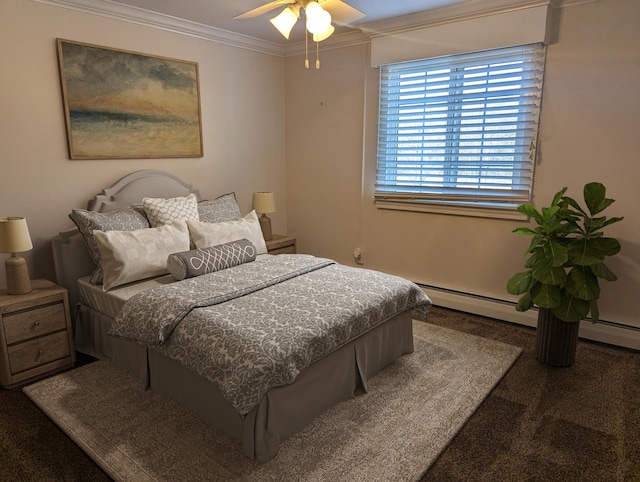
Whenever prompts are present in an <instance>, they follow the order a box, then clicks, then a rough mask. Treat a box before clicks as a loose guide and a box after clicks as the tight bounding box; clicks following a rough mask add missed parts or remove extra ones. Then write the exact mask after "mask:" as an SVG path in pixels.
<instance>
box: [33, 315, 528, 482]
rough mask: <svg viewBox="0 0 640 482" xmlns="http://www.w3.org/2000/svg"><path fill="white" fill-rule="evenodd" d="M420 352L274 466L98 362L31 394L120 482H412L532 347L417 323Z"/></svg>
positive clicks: (307, 432) (290, 443)
mask: <svg viewBox="0 0 640 482" xmlns="http://www.w3.org/2000/svg"><path fill="white" fill-rule="evenodd" d="M414 337H415V352H414V353H412V354H410V355H405V356H403V357H401V358H400V359H399V360H398V361H396V362H395V363H394V364H393V365H391V366H389V367H387V368H385V369H384V370H383V371H382V372H380V373H379V374H378V375H376V376H375V377H373V378H372V379H370V380H369V392H368V393H366V394H362V395H358V396H356V397H355V398H354V399H351V400H347V401H345V402H342V403H340V404H339V405H337V406H336V407H334V408H332V409H330V410H328V411H326V412H325V413H323V414H322V415H321V416H320V417H319V418H317V419H316V420H315V421H314V422H313V423H311V424H310V425H309V426H307V427H306V428H305V429H303V430H302V431H301V432H299V433H298V434H296V435H295V436H293V437H292V438H290V439H289V440H287V441H286V442H284V443H283V444H282V445H281V447H280V451H279V453H278V455H277V456H276V457H275V458H274V459H272V460H271V461H269V462H267V463H259V462H254V461H251V460H249V459H248V458H246V457H245V456H244V455H242V451H241V447H240V444H239V442H236V441H235V440H233V439H232V438H231V437H229V436H227V435H226V434H224V433H222V432H220V431H219V430H217V429H215V428H213V427H212V426H211V425H209V424H208V423H206V422H205V421H203V420H202V419H201V418H199V417H198V416H196V415H194V414H193V413H191V412H190V411H188V410H186V409H183V408H181V407H180V406H178V405H177V404H176V403H174V402H173V401H171V400H169V399H168V398H166V397H164V396H161V395H157V394H154V393H151V392H149V391H143V390H141V389H140V388H139V387H138V384H137V382H136V380H135V379H134V378H133V377H131V376H129V375H128V374H127V373H125V372H123V371H121V370H119V369H116V368H114V367H113V366H111V365H110V364H109V363H107V362H103V361H97V362H94V363H90V364H88V365H85V366H82V367H80V368H77V369H75V370H71V371H68V372H65V373H62V374H60V375H57V376H55V377H52V378H49V379H46V380H43V381H41V382H38V383H35V384H33V385H29V386H27V387H25V388H24V392H25V393H26V394H27V396H28V397H29V398H30V399H31V400H33V402H34V403H35V404H36V405H37V406H38V407H40V409H42V410H43V411H44V412H45V413H46V414H47V415H48V416H49V417H50V418H51V419H52V420H53V421H54V422H55V423H56V424H57V425H58V426H59V427H60V428H61V429H62V430H63V431H64V432H65V433H66V434H67V435H68V436H69V437H70V438H71V439H72V440H73V441H74V442H75V443H77V444H78V445H79V446H80V447H81V448H82V449H83V450H84V451H85V452H86V453H87V454H88V455H89V456H90V457H91V458H92V459H93V460H94V461H95V462H96V463H97V464H98V465H99V466H100V467H102V468H103V469H104V470H105V472H106V473H107V474H109V476H111V477H112V478H113V479H115V480H135V481H143V480H170V481H192V480H207V481H216V480H224V481H232V480H242V481H265V480H278V481H281V480H287V481H293V480H304V481H323V480H327V481H341V480H349V481H365V480H366V481H373V480H384V481H392V480H393V481H405V480H406V481H409V480H417V479H419V478H420V476H421V475H422V473H423V472H424V471H426V470H427V469H428V468H429V466H430V465H431V464H432V463H433V462H434V461H435V459H436V458H437V457H438V455H439V454H440V452H442V450H443V449H444V448H445V447H446V446H447V444H448V443H449V441H451V439H452V438H453V437H454V436H455V434H456V433H457V432H458V430H459V429H460V428H461V427H462V426H463V425H464V423H465V421H466V420H467V419H468V418H469V417H470V416H471V415H472V414H473V412H474V411H475V410H476V409H477V407H478V406H479V405H480V404H481V403H482V401H483V400H484V399H485V398H486V396H487V395H488V394H489V393H490V392H491V390H492V389H493V387H494V386H495V385H496V384H497V383H498V381H500V379H501V378H502V377H503V376H504V375H505V373H506V372H507V371H508V370H509V368H510V367H511V365H512V364H513V363H514V362H515V360H516V359H517V358H518V356H519V355H520V352H521V349H520V348H518V347H514V346H511V345H507V344H504V343H500V342H497V341H493V340H489V339H486V338H480V337H476V336H473V335H469V334H465V333H462V332H458V331H454V330H450V329H447V328H442V327H439V326H435V325H431V324H429V323H424V322H420V321H414Z"/></svg>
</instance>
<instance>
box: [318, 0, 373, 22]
mask: <svg viewBox="0 0 640 482" xmlns="http://www.w3.org/2000/svg"><path fill="white" fill-rule="evenodd" d="M319 3H320V5H322V8H324V9H325V10H326V11H328V12H329V13H330V14H331V20H332V22H333V23H335V24H336V25H347V26H348V25H349V24H350V23H351V22H355V21H356V20H358V19H360V18H362V17H364V16H365V15H366V14H365V13H362V12H361V11H360V10H358V9H357V8H355V7H352V6H351V5H349V4H348V3H345V2H343V1H342V0H324V1H323V0H320V2H319Z"/></svg>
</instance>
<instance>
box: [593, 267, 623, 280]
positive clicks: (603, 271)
mask: <svg viewBox="0 0 640 482" xmlns="http://www.w3.org/2000/svg"><path fill="white" fill-rule="evenodd" d="M589 268H591V272H592V273H593V274H594V275H596V276H597V277H598V278H602V279H604V280H607V281H615V280H617V279H618V277H617V276H616V275H615V274H614V272H613V271H611V270H610V269H609V268H607V266H606V265H605V264H604V263H598V264H593V265H591V266H589Z"/></svg>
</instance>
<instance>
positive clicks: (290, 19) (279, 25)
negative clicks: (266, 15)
mask: <svg viewBox="0 0 640 482" xmlns="http://www.w3.org/2000/svg"><path fill="white" fill-rule="evenodd" d="M299 17H300V10H299V9H298V12H297V13H296V12H295V11H294V10H293V9H292V8H291V7H287V8H285V9H284V10H283V11H282V12H280V14H278V15H277V16H275V17H273V18H272V19H271V20H269V21H270V22H271V23H272V24H273V26H274V27H275V28H276V29H278V32H280V33H281V34H282V36H283V37H284V38H286V39H287V40H288V39H289V34H290V33H291V30H292V29H293V26H294V25H295V24H296V22H297V21H298V18H299Z"/></svg>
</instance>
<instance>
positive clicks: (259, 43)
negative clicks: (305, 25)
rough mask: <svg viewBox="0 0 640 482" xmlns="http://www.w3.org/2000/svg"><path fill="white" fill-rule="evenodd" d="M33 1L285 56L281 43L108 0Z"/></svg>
mask: <svg viewBox="0 0 640 482" xmlns="http://www.w3.org/2000/svg"><path fill="white" fill-rule="evenodd" d="M31 1H33V2H37V3H43V4H47V5H52V6H55V7H62V8H67V9H70V10H75V11H78V12H83V13H88V14H92V15H99V16H101V17H106V18H111V19H114V20H121V21H124V22H129V23H135V24H137V25H144V26H145V27H152V28H158V29H161V30H166V31H168V32H173V33H178V34H182V35H187V36H190V37H196V38H199V39H203V40H209V41H211V42H217V43H220V44H224V45H229V46H232V47H238V48H242V49H246V50H251V51H254V52H259V53H263V54H268V55H274V56H277V57H284V56H285V47H284V46H282V45H279V44H277V43H274V42H268V41H266V40H262V39H257V38H255V37H250V36H248V35H242V34H239V33H235V32H229V31H228V30H223V29H219V28H215V27H211V26H209V25H204V24H201V23H197V22H192V21H189V20H184V19H181V18H176V17H172V16H171V15H165V14H162V13H157V12H152V11H150V10H145V9H142V8H138V7H133V6H130V5H124V4H121V3H117V2H113V1H111V0H31Z"/></svg>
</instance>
